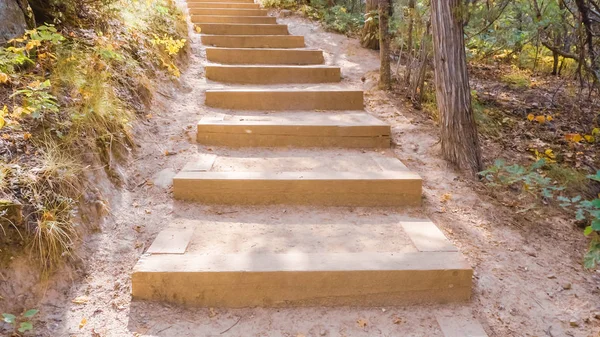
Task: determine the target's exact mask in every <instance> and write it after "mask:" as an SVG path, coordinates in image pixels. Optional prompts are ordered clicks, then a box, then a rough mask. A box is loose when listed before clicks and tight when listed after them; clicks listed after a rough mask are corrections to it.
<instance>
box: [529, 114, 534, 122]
mask: <svg viewBox="0 0 600 337" xmlns="http://www.w3.org/2000/svg"><path fill="white" fill-rule="evenodd" d="M527 119H528V120H529V121H530V122H531V121H533V120H534V119H535V116H534V115H533V114H529V115H527Z"/></svg>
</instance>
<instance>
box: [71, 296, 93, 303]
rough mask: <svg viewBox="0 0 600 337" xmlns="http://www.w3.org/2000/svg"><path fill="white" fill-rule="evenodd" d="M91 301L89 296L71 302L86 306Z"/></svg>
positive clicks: (76, 298)
mask: <svg viewBox="0 0 600 337" xmlns="http://www.w3.org/2000/svg"><path fill="white" fill-rule="evenodd" d="M89 300H90V298H89V297H87V296H79V297H75V299H73V300H72V301H71V302H73V303H75V304H86V303H87V302H88V301H89Z"/></svg>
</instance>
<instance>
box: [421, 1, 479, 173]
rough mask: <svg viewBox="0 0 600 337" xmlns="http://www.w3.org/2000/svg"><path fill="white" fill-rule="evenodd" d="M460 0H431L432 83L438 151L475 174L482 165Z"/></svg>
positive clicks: (453, 162)
mask: <svg viewBox="0 0 600 337" xmlns="http://www.w3.org/2000/svg"><path fill="white" fill-rule="evenodd" d="M462 9H463V8H462V0H431V23H432V27H433V49H434V67H435V87H436V99H437V106H438V112H439V115H440V124H441V146H442V155H443V156H444V158H445V159H447V160H448V161H450V162H451V163H452V164H454V165H456V166H458V167H459V168H463V169H469V170H470V171H471V172H473V173H474V174H476V173H477V172H480V171H481V170H482V169H483V163H482V160H481V149H480V147H479V138H478V135H477V127H476V124H475V118H474V116H473V109H472V107H471V90H470V87H469V76H468V72H467V60H466V55H465V41H464V35H463V34H464V32H463V13H462Z"/></svg>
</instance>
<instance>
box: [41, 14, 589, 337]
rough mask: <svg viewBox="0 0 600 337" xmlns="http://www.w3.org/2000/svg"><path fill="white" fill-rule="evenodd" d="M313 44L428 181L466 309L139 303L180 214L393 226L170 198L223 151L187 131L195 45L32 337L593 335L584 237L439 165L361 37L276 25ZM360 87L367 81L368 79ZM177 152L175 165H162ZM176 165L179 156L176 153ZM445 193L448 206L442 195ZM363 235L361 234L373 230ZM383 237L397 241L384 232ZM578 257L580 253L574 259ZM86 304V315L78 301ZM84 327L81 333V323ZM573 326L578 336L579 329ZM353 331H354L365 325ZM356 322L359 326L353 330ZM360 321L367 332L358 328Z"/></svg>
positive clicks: (199, 105)
mask: <svg viewBox="0 0 600 337" xmlns="http://www.w3.org/2000/svg"><path fill="white" fill-rule="evenodd" d="M279 21H280V22H281V23H287V24H289V25H290V31H291V33H292V34H295V35H305V36H306V41H307V45H308V46H309V47H313V48H320V49H323V50H324V51H325V52H326V60H327V63H328V64H336V65H339V66H341V67H342V74H343V76H344V82H345V83H348V84H351V85H353V86H356V87H361V88H364V89H365V91H367V92H366V93H365V98H366V101H367V111H369V112H371V113H373V114H375V115H377V116H379V117H380V118H382V119H383V120H385V121H387V122H389V123H391V124H392V126H393V131H394V142H395V143H396V144H398V145H397V146H396V147H395V149H394V151H395V152H396V154H397V155H398V157H399V158H400V159H401V160H402V161H403V162H404V163H405V164H406V165H407V166H408V167H409V168H410V169H412V170H414V171H416V172H418V173H419V174H420V175H421V176H422V177H423V180H424V184H425V185H424V196H425V205H424V208H423V209H424V210H425V213H426V215H428V216H429V217H430V218H431V219H432V220H433V221H434V222H435V223H436V224H437V225H438V226H439V227H440V228H441V229H442V230H443V231H444V232H445V234H446V235H447V236H448V237H449V238H450V239H451V240H452V241H453V242H454V243H455V244H456V245H457V246H458V247H459V249H460V250H461V251H462V252H463V253H464V254H465V255H466V257H467V258H468V260H469V262H470V263H471V264H472V265H473V267H474V268H475V272H476V280H475V289H474V298H473V300H472V301H471V302H470V303H465V304H460V305H448V306H441V305H436V306H417V307H401V308H300V309H261V308H258V309H236V310H229V309H198V308H189V309H188V308H182V307H177V306H171V305H165V304H158V303H146V302H132V301H131V296H130V290H131V289H130V273H131V270H132V268H133V266H134V265H135V263H136V262H137V260H138V258H139V256H140V255H141V254H142V253H143V252H144V250H145V249H146V248H147V247H148V246H149V244H150V243H151V242H152V240H153V238H154V237H155V236H156V234H157V233H158V232H159V231H160V230H161V229H163V228H165V227H166V226H167V225H168V224H169V223H170V222H171V221H173V220H174V219H177V218H181V217H185V218H188V219H194V218H195V219H206V218H215V217H231V216H232V214H235V216H237V217H240V216H242V217H243V218H244V220H247V221H252V219H260V218H264V217H269V216H278V215H281V213H282V212H287V213H288V214H297V216H298V217H299V218H303V217H310V216H311V214H315V212H317V213H322V214H327V215H328V216H329V217H331V218H335V217H336V216H339V215H340V214H344V216H345V217H348V218H349V220H350V221H352V220H353V219H354V220H356V219H361V218H362V219H364V218H365V217H374V218H376V217H381V216H386V214H387V213H388V212H390V211H391V212H396V211H398V210H396V209H379V208H376V209H372V208H318V209H314V208H310V207H291V206H290V207H287V206H286V207H284V208H282V207H230V206H227V207H226V206H202V205H199V204H196V203H186V202H180V201H174V199H173V198H172V195H171V192H170V187H169V186H168V182H169V180H170V178H172V176H173V175H174V173H175V172H177V171H179V170H180V169H181V168H182V167H183V165H184V164H185V163H186V162H188V161H190V159H191V158H193V157H194V156H195V155H196V154H198V153H206V152H218V151H226V150H223V149H212V148H206V147H202V146H199V145H197V144H196V143H195V142H194V130H193V126H194V125H195V124H196V122H197V121H198V120H199V119H200V117H201V116H203V115H207V114H210V113H211V112H210V111H209V110H208V109H207V108H205V107H204V106H203V101H204V95H203V92H204V90H205V89H206V88H208V87H210V86H211V84H210V83H207V82H206V80H205V79H204V76H203V68H202V64H203V62H204V58H205V54H204V49H203V46H202V45H201V44H200V36H199V35H198V34H193V35H192V36H190V39H189V42H190V43H191V54H192V55H191V60H190V65H189V68H188V69H187V70H186V71H185V72H184V73H183V75H182V78H181V85H180V86H179V87H176V88H169V87H163V88H162V89H161V91H160V92H161V94H160V95H159V96H158V97H157V100H156V102H155V106H154V108H153V109H152V111H149V113H151V114H152V118H150V119H149V120H148V121H146V122H143V124H144V125H139V126H138V128H137V130H136V139H137V140H138V144H139V148H138V151H137V153H136V158H135V161H134V162H133V163H132V164H131V165H130V166H129V167H128V168H127V170H126V172H123V175H124V176H125V177H127V184H126V187H125V188H124V189H123V190H122V191H119V192H118V193H116V192H115V193H114V194H113V195H112V196H110V198H111V205H112V212H111V216H110V217H109V218H108V219H107V220H106V221H105V223H104V224H103V225H102V228H101V231H100V232H99V233H97V234H95V235H93V236H90V237H89V238H87V239H86V241H85V243H84V246H83V251H82V253H81V255H82V257H83V260H84V261H85V266H84V269H85V277H83V278H82V279H80V280H77V281H76V282H74V284H73V285H72V286H71V287H70V290H69V291H68V292H67V293H64V294H63V293H48V295H47V298H46V299H45V301H44V303H43V305H42V306H41V307H40V309H41V313H40V317H39V319H40V322H39V324H37V326H36V328H37V331H38V333H39V334H40V335H42V336H293V337H296V336H441V331H440V330H439V327H438V325H437V323H436V320H435V315H457V314H463V315H467V316H469V315H471V313H475V316H476V317H477V319H478V320H479V321H480V322H481V323H482V324H483V325H484V327H485V328H486V330H487V332H488V334H489V335H490V336H582V337H587V336H598V334H599V333H600V326H599V322H600V321H598V320H597V319H594V318H591V319H589V321H588V322H585V319H586V318H589V317H590V316H591V315H592V313H594V312H597V311H598V312H600V307H598V305H600V303H599V301H598V289H599V288H598V287H599V286H600V278H599V277H598V276H600V274H594V273H587V272H584V271H583V270H582V268H581V267H580V259H581V251H580V250H579V249H578V248H579V247H582V241H581V238H580V236H581V234H580V232H579V231H577V230H575V229H573V228H571V226H570V225H569V224H567V223H564V222H562V221H561V220H560V219H548V220H547V221H546V223H530V221H529V220H527V217H526V216H524V215H518V214H510V210H509V209H508V208H504V206H502V205H498V204H497V203H495V202H494V201H493V200H492V199H490V198H488V197H486V195H485V193H483V192H484V191H479V190H478V187H477V185H476V184H475V183H474V182H471V181H468V180H465V179H464V178H463V177H462V176H461V175H459V174H457V173H456V172H454V171H452V170H451V169H449V168H448V167H447V165H446V163H445V162H444V161H442V160H440V159H439V157H440V155H439V150H438V147H437V146H436V141H437V139H436V130H435V127H434V126H433V125H432V123H431V122H430V121H429V120H427V119H426V118H424V117H422V116H419V115H417V114H413V113H411V112H409V110H408V109H406V108H405V107H403V106H401V105H395V104H394V102H397V101H398V100H397V99H396V98H395V97H393V96H392V95H391V94H386V93H384V92H381V91H378V90H376V89H374V87H375V85H374V84H375V83H376V73H375V71H376V70H377V69H378V65H379V61H378V54H377V53H376V52H372V51H368V50H365V49H362V48H360V45H359V43H358V42H357V41H356V40H353V39H349V38H347V37H345V36H342V35H337V34H332V33H327V32H324V31H323V29H322V28H320V26H319V25H318V24H315V23H312V22H310V21H307V20H304V19H300V18H296V17H289V18H284V19H279ZM361 78H364V81H363V80H362V79H361ZM167 154H169V155H167ZM171 154H173V155H171ZM446 193H450V195H451V196H450V197H449V198H448V197H443V195H444V194H446ZM367 230H369V229H368V228H365V231H367ZM387 235H390V236H393V235H394V233H393V232H390V233H387ZM574 247H577V249H575V248H574ZM74 299H78V300H79V302H80V303H81V304H77V303H73V302H72V300H74ZM83 319H85V321H86V322H85V324H83V322H82V320H83ZM572 319H575V323H573V324H577V325H578V326H571V324H570V322H569V321H570V320H572ZM357 322H358V323H357ZM359 323H361V324H359ZM362 323H366V324H362Z"/></svg>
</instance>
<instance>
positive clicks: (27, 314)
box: [23, 309, 40, 318]
mask: <svg viewBox="0 0 600 337" xmlns="http://www.w3.org/2000/svg"><path fill="white" fill-rule="evenodd" d="M38 312H40V311H39V310H37V309H29V310H27V311H26V312H25V313H24V314H23V317H26V318H31V317H33V316H35V314H37V313H38Z"/></svg>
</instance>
